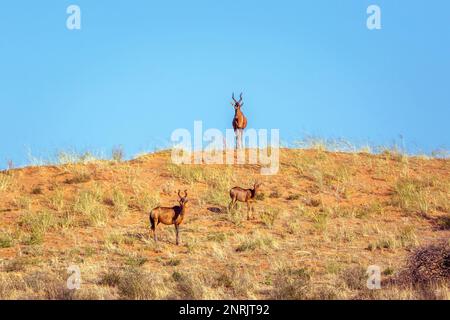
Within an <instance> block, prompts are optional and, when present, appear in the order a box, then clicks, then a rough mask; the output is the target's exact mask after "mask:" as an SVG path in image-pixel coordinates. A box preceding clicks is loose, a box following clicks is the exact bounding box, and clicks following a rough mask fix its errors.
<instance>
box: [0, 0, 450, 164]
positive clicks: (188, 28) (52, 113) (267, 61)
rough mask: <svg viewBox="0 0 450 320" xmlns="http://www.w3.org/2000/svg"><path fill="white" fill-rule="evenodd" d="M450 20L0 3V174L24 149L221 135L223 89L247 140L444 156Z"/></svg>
mask: <svg viewBox="0 0 450 320" xmlns="http://www.w3.org/2000/svg"><path fill="white" fill-rule="evenodd" d="M70 4H77V5H79V6H80V8H81V12H82V17H81V27H82V29H81V30H77V31H70V30H68V29H67V28H66V19H67V17H68V15H67V14H66V8H67V7H68V6H69V5H70ZM370 4H377V5H379V6H380V7H381V10H382V29H381V30H376V31H370V30H368V29H367V28H366V19H367V14H366V9H367V7H368V5H370ZM449 21H450V2H449V1H448V0H430V1H425V0H423V1H419V0H417V1H413V0H395V1H393V0H389V1H387V0H386V1H385V0H371V1H366V0H345V1H338V0H327V1H325V0H314V1H313V0H304V1H300V0H293V1H273V0H272V1H263V0H240V1H238V0H226V1H225V0H214V1H213V0H203V1H198V0H189V1H186V0H178V1H175V0H171V1H170V0H169V1H167V0H164V1H162V0H160V1H154V0H128V1H124V0H115V1H110V0H95V1H93V0H72V1H65V0H39V1H29V0H27V1H24V0H2V1H1V4H0V117H1V120H2V121H1V122H0V139H1V140H0V141H1V142H0V168H1V167H5V165H6V162H7V160H9V159H12V160H13V161H14V163H15V164H16V165H23V164H26V163H27V162H28V155H27V154H28V153H29V151H31V153H32V154H33V155H35V156H41V157H44V158H45V157H51V156H52V155H54V154H55V153H56V152H57V150H64V149H76V150H86V149H91V150H103V151H104V152H105V153H109V152H110V150H111V148H112V147H113V146H115V145H123V146H124V149H125V152H126V154H127V155H132V154H134V153H137V152H140V151H146V150H152V149H153V148H154V147H158V146H163V145H166V144H167V143H168V141H169V138H170V135H171V133H172V131H173V130H175V129H177V128H187V129H190V130H192V128H193V122H194V120H203V122H204V127H206V128H218V129H220V130H224V129H225V128H229V127H231V119H232V117H233V109H232V107H231V106H230V104H229V101H230V95H231V92H233V91H235V92H236V93H239V92H240V91H244V98H245V106H244V109H243V110H244V111H245V113H246V115H247V116H248V118H249V127H252V128H268V129H270V128H279V129H280V134H281V138H282V140H284V141H287V142H291V141H294V140H295V139H298V138H301V137H302V136H304V135H305V134H308V135H315V136H321V137H324V138H344V139H348V140H350V141H353V142H355V143H366V142H368V143H372V144H391V143H392V141H393V140H398V139H399V136H400V135H402V136H403V139H404V143H405V144H406V146H407V148H408V149H409V150H410V151H412V152H430V151H432V150H434V149H442V148H445V149H448V148H449V147H450V130H449V119H450V81H449V80H450V23H449Z"/></svg>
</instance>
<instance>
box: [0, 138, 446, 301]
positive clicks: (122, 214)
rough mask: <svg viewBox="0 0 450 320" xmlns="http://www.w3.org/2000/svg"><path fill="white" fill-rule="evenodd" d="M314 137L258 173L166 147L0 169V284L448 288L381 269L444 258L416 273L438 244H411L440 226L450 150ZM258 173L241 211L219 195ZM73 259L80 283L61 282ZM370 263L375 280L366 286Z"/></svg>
mask: <svg viewBox="0 0 450 320" xmlns="http://www.w3.org/2000/svg"><path fill="white" fill-rule="evenodd" d="M312 146H313V149H311V150H303V149H301V150H300V149H299V150H296V149H294V150H286V149H282V150H281V153H280V162H281V165H280V172H279V173H278V174H277V175H274V176H265V177H264V176H260V175H259V174H260V168H259V166H257V165H243V166H227V165H223V166H215V165H214V166H206V165H181V166H176V165H173V164H170V152H158V153H154V154H149V155H145V156H141V157H139V158H136V159H134V160H131V161H124V160H123V159H122V157H121V156H120V154H117V156H116V159H115V161H103V160H98V159H96V158H95V157H92V156H91V155H89V154H82V155H76V154H75V155H71V154H62V155H61V156H60V160H59V161H60V164H59V165H54V166H48V167H29V168H23V169H12V170H9V171H8V172H1V173H0V193H1V195H2V202H1V203H0V298H2V299H181V298H185V299H254V298H260V299H448V297H449V285H448V284H447V283H446V282H445V281H441V280H442V277H441V276H440V278H439V279H441V280H439V281H435V283H433V284H427V286H426V288H424V287H421V286H418V285H417V283H415V282H412V281H410V282H406V283H405V281H403V282H402V283H399V282H397V283H396V282H395V281H391V279H395V278H397V277H400V274H403V272H405V271H404V270H410V271H411V270H413V269H414V268H415V269H416V270H421V271H420V272H419V273H415V275H414V277H418V278H421V279H432V278H433V279H434V275H435V274H442V270H444V271H445V272H448V271H447V270H446V269H442V268H441V269H439V268H438V269H439V270H441V271H440V272H441V273H434V271H433V272H432V273H428V271H427V273H426V274H425V273H421V272H422V270H437V269H436V268H434V267H433V268H431V269H429V268H428V265H426V263H425V262H431V261H434V264H433V265H434V266H436V263H437V265H442V263H441V264H439V261H441V262H442V261H446V260H445V259H443V258H442V255H437V254H436V255H434V253H433V254H432V253H431V251H430V252H429V251H426V252H427V253H426V254H418V253H415V257H416V258H415V260H410V259H412V258H410V257H409V256H410V253H411V252H417V251H416V250H418V248H422V246H425V248H427V246H428V245H430V244H433V243H437V242H438V241H439V240H440V239H448V238H449V237H450V228H449V227H448V225H449V222H448V221H449V220H450V219H449V215H448V212H449V207H450V205H449V199H450V197H449V194H450V162H449V160H446V159H432V158H423V157H408V156H406V155H405V154H403V153H402V152H399V151H398V150H397V151H396V150H392V149H389V150H385V151H384V152H383V153H381V154H380V155H374V154H370V153H369V152H367V151H368V150H363V151H364V152H353V153H336V152H329V151H328V150H330V149H332V148H333V146H330V145H329V142H327V141H322V142H320V141H318V142H317V143H313V144H312ZM355 151H360V150H356V149H355ZM256 180H259V181H261V182H263V188H262V190H261V191H262V192H261V196H260V197H258V200H257V201H256V203H255V213H254V219H253V220H249V221H248V220H247V219H246V211H247V208H246V206H245V205H240V206H239V207H238V208H237V209H235V210H230V211H228V210H227V209H226V208H227V206H228V203H229V201H230V199H229V189H230V188H231V187H234V186H242V187H249V186H251V185H252V183H253V182H254V181H256ZM37 189H39V192H38V191H37ZM178 189H181V190H184V189H188V191H189V198H190V206H189V209H188V213H187V215H186V218H185V221H184V222H183V224H182V225H181V228H180V236H181V245H180V246H175V245H174V239H175V234H174V228H173V227H166V228H160V229H159V237H160V241H159V242H158V243H157V244H156V243H154V241H153V240H152V238H151V236H150V232H149V222H148V212H149V211H150V210H151V209H153V208H154V207H156V206H158V205H164V206H165V205H175V204H176V200H177V195H176V191H177V190H178ZM433 250H434V251H433ZM433 250H432V252H438V251H439V250H437V251H436V250H435V249H433ZM439 252H442V250H441V251H439ZM425 256H426V259H425V258H423V259H422V258H420V259H419V257H425ZM439 257H441V258H439ZM435 258H436V259H435ZM439 259H440V260H439ZM410 261H415V263H416V264H411V262H410ZM420 261H422V262H420ZM419 262H420V263H419ZM72 264H76V265H78V266H79V267H80V270H81V272H82V274H81V276H82V280H83V281H82V287H81V289H80V290H77V291H71V290H68V289H67V287H66V280H67V277H68V274H67V272H66V270H67V267H68V266H69V265H72ZM372 264H376V265H379V266H380V268H381V270H382V271H383V274H382V280H383V281H382V284H383V285H382V290H376V291H373V290H369V289H367V287H366V280H367V274H366V270H367V267H368V266H369V265H372ZM413 265H414V266H415V267H414V268H413V269H411V268H412V266H413ZM444 265H445V263H444ZM430 272H431V271H430ZM409 274H411V272H410V273H409Z"/></svg>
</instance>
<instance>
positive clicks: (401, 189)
mask: <svg viewBox="0 0 450 320" xmlns="http://www.w3.org/2000/svg"><path fill="white" fill-rule="evenodd" d="M392 204H393V205H395V206H397V207H399V208H401V209H403V210H405V211H406V212H407V213H411V212H412V213H425V214H426V213H428V210H429V203H428V201H427V199H426V196H425V191H424V190H423V186H422V184H421V183H420V182H419V181H417V180H413V179H406V178H402V179H399V180H398V181H397V183H396V184H395V186H394V195H393V197H392Z"/></svg>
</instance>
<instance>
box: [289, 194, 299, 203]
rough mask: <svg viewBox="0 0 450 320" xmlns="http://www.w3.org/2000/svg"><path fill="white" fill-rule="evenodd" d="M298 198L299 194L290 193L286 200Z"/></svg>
mask: <svg viewBox="0 0 450 320" xmlns="http://www.w3.org/2000/svg"><path fill="white" fill-rule="evenodd" d="M298 199H300V195H299V194H290V195H289V196H288V197H287V198H286V200H288V201H293V200H298Z"/></svg>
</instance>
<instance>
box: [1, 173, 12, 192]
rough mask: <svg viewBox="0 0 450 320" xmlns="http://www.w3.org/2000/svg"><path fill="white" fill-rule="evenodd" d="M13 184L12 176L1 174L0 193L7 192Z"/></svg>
mask: <svg viewBox="0 0 450 320" xmlns="http://www.w3.org/2000/svg"><path fill="white" fill-rule="evenodd" d="M11 184H12V178H11V176H10V175H8V174H6V173H3V172H0V191H7V190H8V189H9V187H10V186H11Z"/></svg>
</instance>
